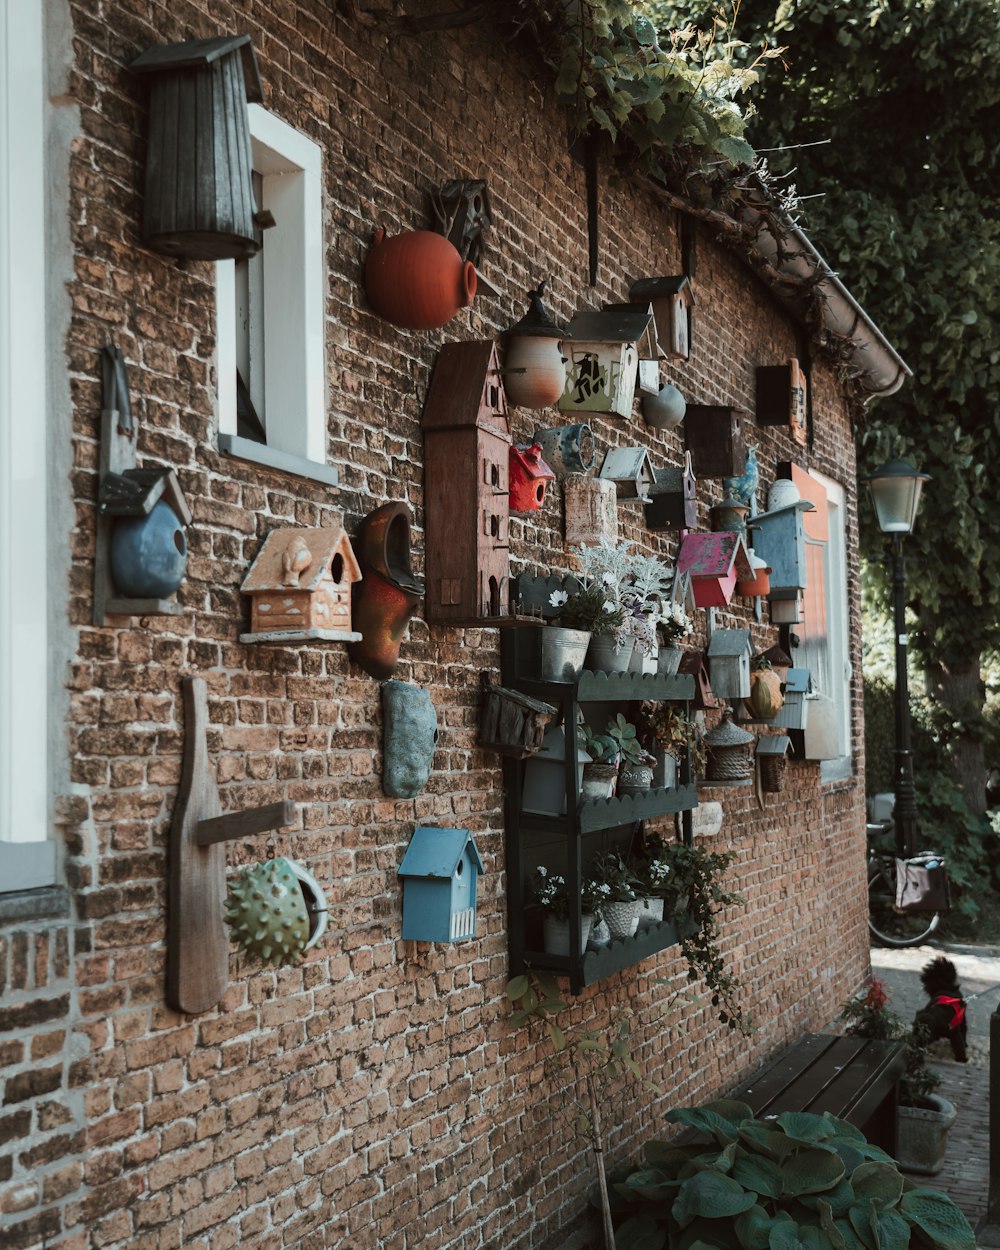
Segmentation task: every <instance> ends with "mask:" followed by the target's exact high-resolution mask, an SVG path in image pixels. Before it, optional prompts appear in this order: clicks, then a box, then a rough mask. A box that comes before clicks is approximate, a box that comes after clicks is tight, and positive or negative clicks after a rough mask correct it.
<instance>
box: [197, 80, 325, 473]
mask: <svg viewBox="0 0 1000 1250" xmlns="http://www.w3.org/2000/svg"><path fill="white" fill-rule="evenodd" d="M249 113H250V137H251V143H252V147H253V167H254V190H255V192H256V195H257V204H258V206H259V208H260V209H261V210H262V211H263V212H265V213H270V214H271V216H272V217H273V218H274V225H273V226H271V227H269V228H267V229H265V230H264V231H263V247H262V248H261V250H260V252H258V253H257V255H256V256H254V257H252V258H251V259H250V260H249V261H239V262H236V261H231V260H227V261H219V262H218V263H217V264H216V312H217V318H218V372H219V379H218V386H219V448H220V450H221V451H223V452H226V453H227V454H229V455H232V456H239V457H240V458H241V459H245V460H252V461H255V462H257V463H259V464H267V465H270V466H272V467H273V468H278V469H284V470H286V471H288V472H290V473H297V474H299V475H300V476H303V477H311V478H315V479H317V480H319V481H322V482H326V483H328V484H330V485H334V486H335V485H337V481H338V474H337V470H336V469H335V468H334V467H333V466H332V465H328V464H327V463H326V373H325V366H324V294H323V275H324V273H325V272H326V266H325V260H324V255H323V199H322V177H321V161H320V149H319V147H318V146H317V145H316V144H315V143H313V142H312V140H310V139H307V138H306V137H305V136H304V135H301V134H299V132H298V131H296V130H294V129H293V128H292V127H291V126H289V125H287V124H286V123H285V122H283V121H281V120H280V119H279V118H277V117H275V116H274V115H273V114H271V113H268V112H267V110H266V109H263V108H261V106H260V105H259V104H251V105H250V106H249Z"/></svg>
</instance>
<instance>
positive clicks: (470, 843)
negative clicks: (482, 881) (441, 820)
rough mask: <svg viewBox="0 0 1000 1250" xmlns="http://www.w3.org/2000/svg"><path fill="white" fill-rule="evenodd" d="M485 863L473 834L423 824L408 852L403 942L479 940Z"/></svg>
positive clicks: (404, 874)
mask: <svg viewBox="0 0 1000 1250" xmlns="http://www.w3.org/2000/svg"><path fill="white" fill-rule="evenodd" d="M482 871H483V861H482V860H481V859H480V857H479V850H478V848H477V847H476V843H475V841H474V840H473V837H472V834H471V833H470V832H469V830H468V829H440V828H438V827H436V826H434V825H418V826H417V828H416V829H415V830H414V833H413V837H412V838H411V839H410V845H409V846H408V847H407V848H406V854H405V855H404V856H403V862H402V863H401V864H400V866H399V875H400V876H401V877H402V878H403V937H404V938H407V939H411V940H413V941H415V942H460V941H461V940H462V939H463V938H471V937H475V936H476V887H477V882H478V879H479V874H480V873H481V872H482Z"/></svg>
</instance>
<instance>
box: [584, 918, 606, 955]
mask: <svg viewBox="0 0 1000 1250" xmlns="http://www.w3.org/2000/svg"><path fill="white" fill-rule="evenodd" d="M610 945H611V931H610V930H609V929H608V922H607V921H606V920H595V921H594V923H593V924H592V925H591V926H590V941H589V942H588V943H587V949H588V950H592V951H601V950H604V948H605V947H606V946H610Z"/></svg>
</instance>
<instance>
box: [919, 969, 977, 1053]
mask: <svg viewBox="0 0 1000 1250" xmlns="http://www.w3.org/2000/svg"><path fill="white" fill-rule="evenodd" d="M920 980H921V983H922V984H923V987H924V990H925V991H926V993H927V997H928V998H929V999H930V1002H929V1003H928V1004H927V1006H926V1007H921V1009H920V1010H919V1011H918V1012H917V1014H916V1017H915V1018H914V1021H913V1028H914V1032H917V1031H922V1032H923V1034H924V1036H925V1038H926V1040H927V1041H928V1042H936V1041H938V1040H939V1039H940V1038H945V1037H946V1038H947V1039H948V1041H949V1042H950V1044H951V1051H952V1054H953V1055H954V1056H955V1058H956V1059H957V1060H958V1062H959V1063H967V1062H968V1055H967V1053H966V1049H965V1041H966V1033H967V1031H968V1025H967V1023H966V1019H965V999H964V998H963V997H962V989H961V986H960V985H959V984H958V973H957V972H956V971H955V965H954V964H953V963H952V962H951V960H950V959H945V958H944V956H943V955H939V956H938V958H937V959H932V960H931V962H930V963H929V964H927V966H926V967H925V968H924V970H923V971H922V972H921V974H920Z"/></svg>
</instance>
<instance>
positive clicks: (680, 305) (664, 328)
mask: <svg viewBox="0 0 1000 1250" xmlns="http://www.w3.org/2000/svg"><path fill="white" fill-rule="evenodd" d="M629 295H630V296H631V297H632V299H634V300H641V301H645V300H652V305H653V317H654V318H655V320H656V335H657V338H658V339H659V343H660V347H661V348H662V349H663V351H665V352H669V353H670V355H671V356H676V357H677V358H678V359H680V360H687V359H688V357H689V356H690V355H691V309H692V308H693V307H694V288H693V286H692V285H691V279H690V278H689V277H687V276H686V275H684V274H681V275H679V276H677V277H672V278H640V279H639V281H638V282H633V283H632V285H631V287H630V288H629Z"/></svg>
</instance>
